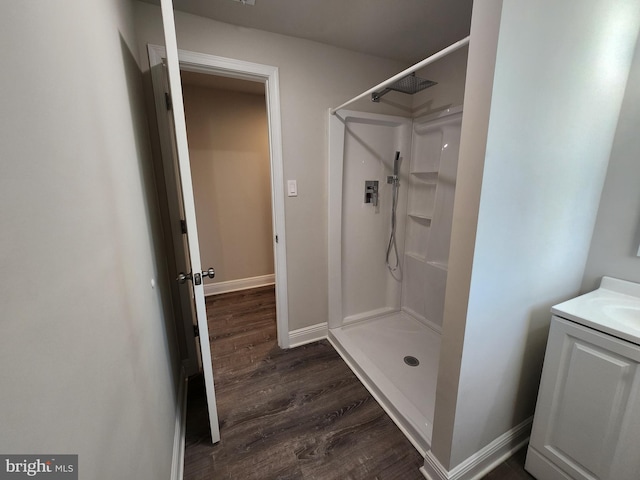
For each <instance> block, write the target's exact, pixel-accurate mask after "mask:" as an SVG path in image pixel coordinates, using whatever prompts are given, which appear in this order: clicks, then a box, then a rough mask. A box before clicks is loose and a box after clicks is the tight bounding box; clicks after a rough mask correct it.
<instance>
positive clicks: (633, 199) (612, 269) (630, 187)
mask: <svg viewBox="0 0 640 480" xmlns="http://www.w3.org/2000/svg"><path fill="white" fill-rule="evenodd" d="M639 125H640V41H639V43H638V44H636V53H635V57H634V60H633V65H632V68H631V73H630V75H629V81H628V82H627V90H626V93H625V96H624V101H623V103H622V110H621V112H620V119H619V120H618V128H617V130H616V136H615V140H614V142H613V149H612V151H611V159H610V161H609V168H608V170H607V179H606V181H605V184H604V189H603V191H602V197H601V199H600V209H599V210H598V220H597V221H596V227H595V230H594V233H593V239H592V240H591V249H590V250H589V259H588V261H587V268H586V270H585V274H584V279H583V282H582V290H583V291H585V292H586V291H590V290H593V289H595V288H597V286H598V285H599V283H600V279H601V278H602V276H603V275H609V276H612V277H616V278H622V279H625V280H631V281H634V282H640V257H638V256H637V254H638V247H639V246H640V188H638V179H640V161H639V160H638V156H639V155H640V135H638V126H639Z"/></svg>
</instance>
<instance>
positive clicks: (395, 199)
mask: <svg viewBox="0 0 640 480" xmlns="http://www.w3.org/2000/svg"><path fill="white" fill-rule="evenodd" d="M393 177H394V178H393V198H392V205H391V235H390V236H389V245H388V246H387V268H388V269H389V270H390V271H391V272H395V271H396V270H397V269H398V266H399V265H400V258H399V257H398V246H397V245H396V208H397V207H398V188H399V187H400V182H399V180H398V175H397V174H395V175H394V176H393ZM392 251H393V255H394V257H395V262H393V263H392V262H391V260H390V257H391V252H392Z"/></svg>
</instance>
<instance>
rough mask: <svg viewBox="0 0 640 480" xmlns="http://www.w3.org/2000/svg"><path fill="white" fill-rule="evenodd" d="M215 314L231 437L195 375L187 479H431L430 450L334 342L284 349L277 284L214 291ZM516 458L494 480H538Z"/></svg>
mask: <svg viewBox="0 0 640 480" xmlns="http://www.w3.org/2000/svg"><path fill="white" fill-rule="evenodd" d="M207 315H208V318H209V329H210V330H209V333H210V340H211V347H212V356H213V368H214V375H215V385H216V393H217V401H218V414H219V421H220V432H221V436H222V440H221V441H220V442H219V443H218V444H216V445H211V437H210V434H209V431H208V417H207V408H206V398H205V394H204V384H203V382H202V379H201V378H198V377H196V378H194V379H191V381H190V382H189V398H188V407H187V434H186V450H185V471H184V478H185V479H187V480H191V479H216V480H222V479H225V480H227V479H228V480H235V479H238V480H240V479H242V480H252V479H253V480H270V479H282V480H285V479H290V480H294V479H295V480H301V479H311V480H331V479H335V480H349V479H351V480H365V479H367V480H373V479H380V480H382V479H398V480H414V479H415V480H424V478H423V477H422V475H421V474H420V472H419V471H418V469H419V468H420V466H422V463H423V461H422V458H421V456H420V455H419V454H418V452H416V450H415V449H414V448H413V447H412V445H411V444H410V443H409V441H408V440H407V439H406V438H405V437H404V435H403V434H402V433H401V432H400V430H399V429H398V428H397V427H396V426H395V424H394V423H393V422H392V421H391V419H390V418H389V417H388V416H387V415H386V414H385V412H384V411H383V410H382V408H381V407H380V406H379V405H378V404H377V403H376V401H375V400H374V399H373V398H372V397H371V395H369V393H368V391H367V390H366V389H365V388H364V387H363V386H362V384H361V383H360V382H359V381H358V379H357V378H356V377H355V375H354V374H353V373H352V372H351V370H350V369H349V368H348V367H347V365H346V364H345V363H344V362H343V361H342V359H341V358H340V356H339V355H338V354H337V353H336V352H335V351H334V350H333V348H332V347H331V345H330V344H329V343H328V342H327V341H320V342H314V343H311V344H308V345H305V346H302V347H298V348H295V349H291V350H286V351H285V350H281V349H280V348H278V346H277V340H276V325H275V295H274V288H273V287H263V288H258V289H253V290H245V291H241V292H233V293H229V294H223V295H217V296H212V297H208V298H207ZM515 459H516V457H513V459H510V460H509V461H508V462H505V464H503V465H501V466H500V467H498V469H497V470H495V471H494V472H492V473H491V474H490V475H489V476H488V477H487V479H491V480H499V479H505V480H507V479H508V480H520V479H526V478H531V477H528V476H513V475H518V474H520V475H526V473H525V472H524V471H521V472H519V471H518V468H520V470H521V467H518V461H517V460H515ZM509 462H510V463H509ZM513 465H515V467H514V466H513ZM501 469H502V471H503V473H500V470H501ZM514 472H515V473H514ZM496 475H502V476H496Z"/></svg>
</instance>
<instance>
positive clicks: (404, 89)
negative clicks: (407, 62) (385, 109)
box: [371, 73, 438, 102]
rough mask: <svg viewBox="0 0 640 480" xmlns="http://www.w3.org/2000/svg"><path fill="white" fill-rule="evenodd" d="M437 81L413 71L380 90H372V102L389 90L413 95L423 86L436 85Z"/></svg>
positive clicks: (422, 88)
mask: <svg viewBox="0 0 640 480" xmlns="http://www.w3.org/2000/svg"><path fill="white" fill-rule="evenodd" d="M437 84H438V82H434V81H431V80H427V79H426V78H420V77H416V74H415V73H411V74H409V75H407V76H406V77H402V78H401V79H400V80H398V81H397V82H394V83H392V84H391V85H389V86H388V87H387V88H385V89H384V90H382V91H381V92H373V93H372V94H371V101H372V102H379V101H380V97H382V96H383V95H386V94H387V93H389V92H390V91H392V90H393V91H394V92H400V93H406V94H409V95H413V94H414V93H418V92H421V91H422V90H424V89H425V88H429V87H433V86H434V85H437Z"/></svg>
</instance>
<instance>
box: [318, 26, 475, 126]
mask: <svg viewBox="0 0 640 480" xmlns="http://www.w3.org/2000/svg"><path fill="white" fill-rule="evenodd" d="M468 43H469V37H468V36H466V37H465V38H463V39H462V40H458V41H457V42H456V43H453V44H451V45H449V46H448V47H446V48H444V49H442V50H440V51H439V52H438V53H434V54H433V55H431V56H430V57H427V58H425V59H424V60H422V61H421V62H418V63H416V64H415V65H413V66H411V67H409V68H407V69H406V70H403V71H402V72H400V73H398V74H396V75H394V76H393V77H391V78H388V79H387V80H385V81H384V82H382V83H379V84H378V85H376V86H375V87H371V88H370V89H369V90H367V91H366V92H362V93H361V94H360V95H358V96H356V97H353V98H352V99H351V100H349V101H348V102H344V103H343V104H342V105H340V106H338V107H336V108H332V109H331V110H330V113H331V115H335V114H336V112H337V111H338V110H340V109H341V108H344V107H346V106H347V105H350V104H352V103H353V102H355V101H358V100H360V99H362V98H365V97H368V96H369V95H371V94H372V93H374V92H377V91H378V90H380V89H381V88H386V87H387V86H388V85H391V84H392V83H395V82H397V81H398V80H400V79H401V78H403V77H406V76H407V75H409V74H411V73H413V72H415V71H416V70H420V69H421V68H422V67H426V66H427V65H429V64H431V63H433V62H435V61H436V60H439V59H440V58H442V57H444V56H446V55H449V54H450V53H451V52H455V51H456V50H458V49H460V48H462V47H464V46H465V45H467V44H468Z"/></svg>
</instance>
